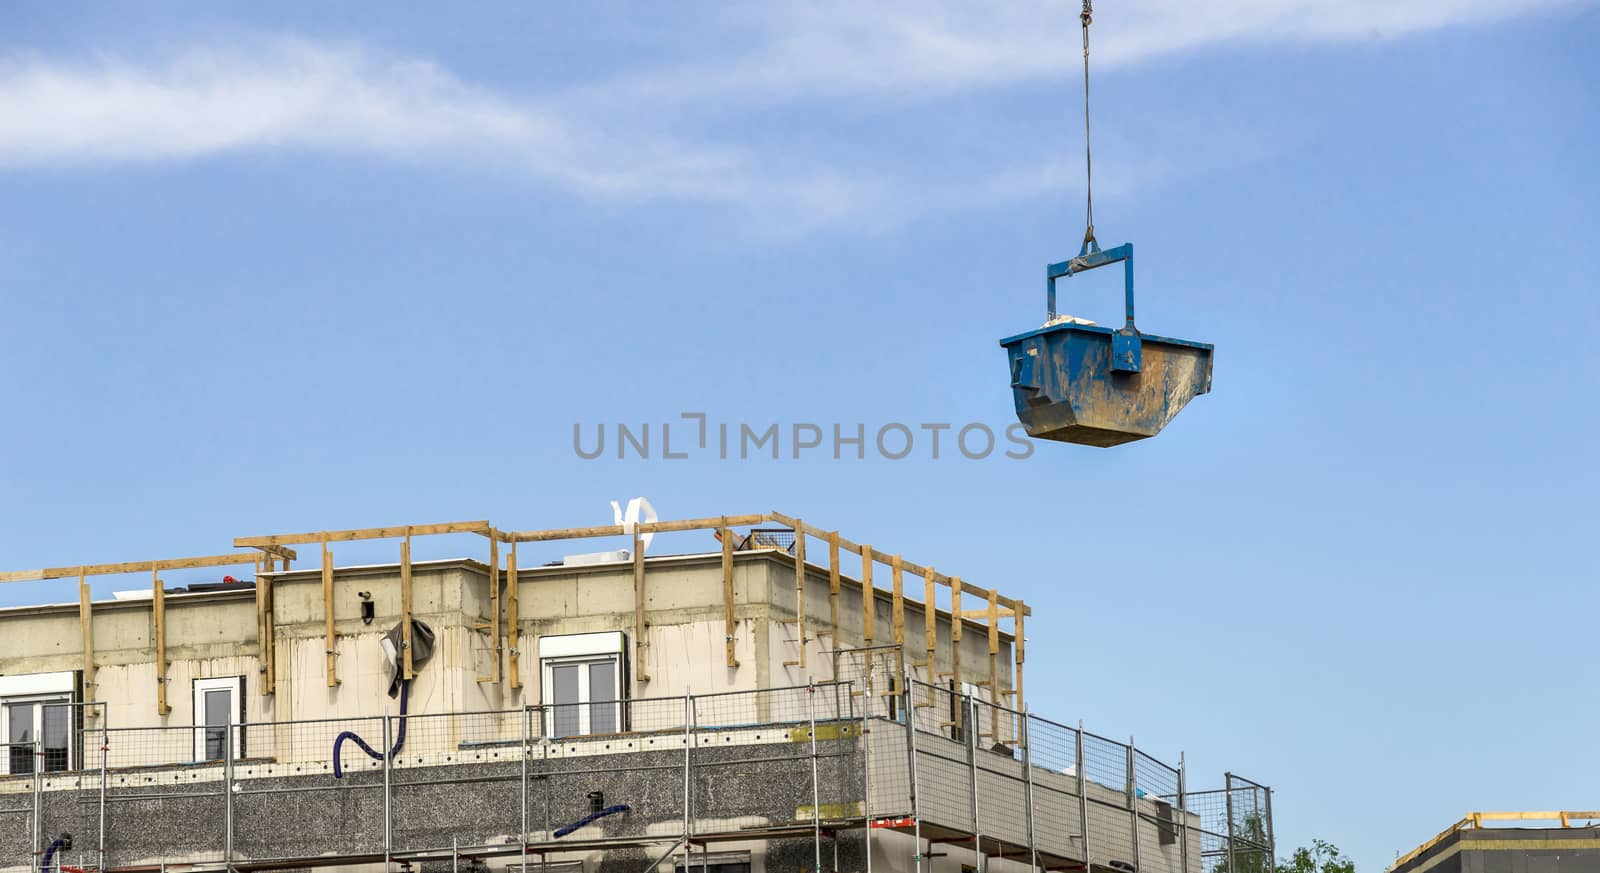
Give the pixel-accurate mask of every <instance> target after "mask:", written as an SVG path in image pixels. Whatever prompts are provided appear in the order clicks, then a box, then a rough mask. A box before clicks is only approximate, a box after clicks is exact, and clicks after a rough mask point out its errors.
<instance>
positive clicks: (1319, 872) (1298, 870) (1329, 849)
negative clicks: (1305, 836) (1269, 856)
mask: <svg viewBox="0 0 1600 873" xmlns="http://www.w3.org/2000/svg"><path fill="white" fill-rule="evenodd" d="M1277 873H1356V862H1354V861H1352V860H1350V859H1349V858H1346V857H1345V856H1344V855H1343V854H1342V853H1340V851H1339V847H1338V846H1335V845H1334V844H1332V843H1330V842H1328V841H1327V840H1312V841H1311V846H1310V847H1309V848H1308V847H1306V846H1301V847H1300V848H1298V849H1295V850H1294V854H1293V855H1290V856H1289V858H1288V859H1287V860H1282V859H1280V860H1279V861H1278V870H1277Z"/></svg>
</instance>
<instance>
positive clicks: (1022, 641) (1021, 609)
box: [1011, 600, 1028, 712]
mask: <svg viewBox="0 0 1600 873" xmlns="http://www.w3.org/2000/svg"><path fill="white" fill-rule="evenodd" d="M1027 612H1028V607H1027V606H1026V605H1025V604H1024V603H1023V602H1022V601H1020V600H1018V601H1017V605H1016V606H1015V607H1013V608H1012V610H1011V613H1012V617H1013V619H1015V621H1014V624H1013V627H1014V628H1015V629H1016V631H1015V636H1016V639H1014V640H1012V641H1011V648H1012V650H1013V651H1012V654H1013V655H1014V656H1015V657H1016V661H1017V675H1016V678H1015V685H1014V687H1013V688H1012V689H1011V690H1012V692H1013V696H1014V697H1015V698H1016V700H1015V701H1014V703H1015V705H1016V710H1017V711H1018V712H1026V711H1027V710H1026V709H1025V708H1024V705H1023V700H1022V661H1023V650H1024V649H1025V648H1026V647H1027V636H1026V635H1025V634H1026V632H1025V631H1024V629H1023V627H1022V617H1023V616H1024V615H1026V614H1027Z"/></svg>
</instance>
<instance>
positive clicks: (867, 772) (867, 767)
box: [833, 656, 877, 873]
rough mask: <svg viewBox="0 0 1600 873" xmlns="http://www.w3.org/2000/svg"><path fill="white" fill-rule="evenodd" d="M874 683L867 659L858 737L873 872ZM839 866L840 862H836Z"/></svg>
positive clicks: (863, 813) (869, 871)
mask: <svg viewBox="0 0 1600 873" xmlns="http://www.w3.org/2000/svg"><path fill="white" fill-rule="evenodd" d="M873 689H874V686H873V684H872V661H871V658H870V656H869V657H868V660H867V696H866V697H865V698H863V699H864V700H865V701H866V702H865V703H864V704H862V706H861V729H860V731H859V732H858V735H857V737H856V740H857V742H859V743H861V817H862V818H863V819H864V820H865V821H866V824H867V827H866V831H865V834H866V835H865V836H864V837H863V838H862V841H863V843H864V844H865V851H866V855H867V873H872V744H871V743H870V742H868V740H869V739H870V737H868V736H867V734H868V732H869V731H870V730H871V728H870V727H868V719H869V718H870V717H871V715H872V704H873V703H874V702H875V701H876V700H877V697H876V696H875V694H876V692H875V691H874V690H873ZM833 866H834V867H838V866H839V865H838V864H834V865H833Z"/></svg>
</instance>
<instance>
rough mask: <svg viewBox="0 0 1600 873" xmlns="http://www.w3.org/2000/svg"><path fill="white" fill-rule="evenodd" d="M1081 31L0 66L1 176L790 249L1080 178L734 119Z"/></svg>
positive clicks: (890, 9)
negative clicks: (110, 181)
mask: <svg viewBox="0 0 1600 873" xmlns="http://www.w3.org/2000/svg"><path fill="white" fill-rule="evenodd" d="M1576 2H1579V0H1454V2H1446V0H1410V2H1406V3H1394V2H1392V0H1387V2H1378V0H1214V2H1210V3H1194V2H1190V0H1143V2H1131V0H1130V2H1127V3H1122V4H1117V5H1115V6H1110V5H1108V4H1102V6H1103V9H1102V11H1101V17H1102V19H1105V18H1107V17H1112V18H1113V19H1114V25H1113V24H1110V23H1106V22H1104V21H1103V20H1102V23H1101V24H1100V25H1099V27H1098V30H1097V32H1096V43H1095V56H1096V58H1097V61H1096V63H1097V64H1098V69H1101V70H1107V71H1109V70H1114V69H1116V68H1117V67H1119V66H1126V65H1130V64H1135V63H1138V62H1140V61H1143V60H1147V59H1150V58H1154V57H1159V56H1161V55H1165V54H1171V53H1174V52H1183V51H1191V50H1196V49H1201V48H1204V47H1206V46H1210V45H1216V44H1220V43H1229V42H1234V43H1241V42H1258V43H1281V42H1283V41H1306V42H1326V41H1339V40H1352V39H1370V38H1373V37H1389V38H1393V37H1399V36H1404V35H1406V34H1411V33H1416V32H1420V31H1427V30H1434V29H1438V28H1443V27H1451V26H1459V25H1469V24H1482V23H1485V22H1491V21H1495V20H1500V19H1505V18H1509V17H1513V16H1518V15H1525V14H1529V13H1533V12H1538V11H1541V10H1545V9H1550V8H1554V7H1559V6H1567V5H1573V4H1574V3H1576ZM1077 10H1078V4H1077V3H1062V2H1052V3H1045V2H1036V3H1016V4H981V5H973V4H968V3H956V2H945V3H938V2H915V3H911V2H886V3H868V4H864V3H855V2H842V0H835V2H824V3H818V4H759V5H755V6H744V7H735V8H734V11H732V12H730V13H728V17H727V18H726V19H725V20H723V21H720V22H718V23H717V29H718V30H719V32H720V33H722V34H723V35H724V36H726V34H729V33H732V34H736V35H737V36H738V38H737V39H736V40H733V41H732V44H736V45H744V46H748V48H747V49H746V50H744V51H742V52H738V53H733V54H722V55H718V56H715V57H714V58H713V59H712V60H686V61H684V62H682V63H680V64H678V65H676V66H669V67H667V68H664V69H657V70H651V71H648V72H647V73H645V74H639V73H634V74H631V75H618V76H613V77H605V76H601V77H599V78H597V79H596V80H595V81H593V82H590V83H586V84H583V85H580V86H578V87H576V88H568V89H565V90H563V91H561V92H559V93H546V94H536V95H513V94H507V93H503V92H497V91H494V90H491V89H489V88H485V87H481V86H477V85H474V84H472V83H470V82H467V81H463V80H462V79H461V78H460V77H458V76H456V75H454V74H452V73H451V72H450V71H448V70H445V69H443V68H441V67H440V66H438V65H436V64H434V63H430V62H427V61H425V60H417V59H411V58H401V57H393V56H390V55H386V54H383V53H381V52H377V51H373V50H370V49H366V48H363V47H360V46H354V45H338V44H328V43H321V42H315V41H308V40H284V39H273V40H265V41H261V42H259V43H257V44H254V45H249V46H237V45H235V46H233V47H231V48H228V49H225V50H224V49H201V50H194V51H190V52H186V53H182V54H180V55H179V56H177V57H174V58H170V59H167V60H165V61H159V62H153V63H152V62H149V61H143V62H137V63H136V62H132V61H128V60H100V61H93V62H75V63H62V62H58V61H56V60H53V59H48V58H32V59H11V60H8V61H3V62H0V118H4V119H6V122H5V124H3V125H0V167H6V166H9V167H12V168H23V167H31V166H40V165H49V166H58V167H60V166H66V167H72V166H82V165H102V164H115V163H129V162H174V161H184V160H192V159H198V158H207V157H212V156H220V155H227V154H232V153H240V152H252V151H265V150H285V149H298V150H304V151H309V152H319V153H333V154H345V155H353V156H374V157H379V158H384V159H390V160H398V161H419V162H429V163H435V164H446V165H450V166H457V167H475V168H488V169H492V170H496V171H501V172H507V171H509V172H512V173H515V174H517V175H519V176H522V177H525V178H527V179H530V180H532V181H534V182H535V183H543V184H549V185H552V186H554V187H558V188H561V189H564V190H567V191H570V192H572V193H575V194H577V195H579V196H581V197H585V198H598V199H612V200H615V199H621V200H627V201H637V200H649V199H660V198H671V199H687V200H696V201H703V202H715V203H722V204H727V205H731V206H734V207H737V208H738V209H740V210H743V211H746V212H748V213H749V214H752V215H761V216H765V217H766V219H767V220H769V221H773V222H775V223H777V224H781V225H783V226H786V227H790V228H791V229H793V228H802V229H803V228H808V227H814V226H817V225H830V224H846V225H850V226H853V227H860V226H870V225H874V224H885V223H889V224H892V223H894V222H895V221H898V220H899V219H900V218H901V217H902V216H904V215H907V214H910V213H911V212H913V211H916V210H920V209H946V208H954V207H955V205H956V204H958V203H972V202H978V203H985V202H996V201H1004V200H1007V199H1014V198H1017V197H1024V196H1030V195H1036V194H1037V193H1039V192H1040V191H1043V190H1051V189H1052V188H1059V187H1062V186H1070V185H1072V184H1074V181H1073V178H1074V177H1073V175H1072V174H1069V173H1064V172H1059V168H1056V167H1054V165H1053V164H1052V158H1051V157H1050V156H1047V155H1046V154H1045V153H1043V152H1041V153H1040V154H1039V155H1037V156H1035V157H1033V158H1029V157H1027V156H1026V155H1025V156H1023V157H1022V159H1021V160H1022V162H1023V166H1021V167H1019V165H1018V163H1017V161H1018V158H1017V156H1015V155H1014V154H1010V153H1007V155H1006V158H1005V160H1004V161H1001V160H998V159H997V160H996V162H995V163H994V165H992V166H982V165H979V166H972V167H970V168H967V170H966V175H965V176H963V177H961V178H949V177H948V176H941V177H940V178H939V180H938V181H939V187H940V189H941V193H939V194H937V195H934V194H930V193H928V192H929V191H930V185H929V184H928V183H929V181H930V180H929V179H926V178H918V177H917V176H916V175H915V171H906V170H897V171H888V172H886V171H885V170H884V169H883V168H884V166H885V165H888V164H890V163H892V162H890V161H889V160H888V158H889V157H890V156H886V155H883V154H877V153H874V152H873V151H872V149H871V147H870V146H869V145H867V144H862V147H861V149H860V150H859V151H858V152H857V155H858V157H852V158H846V159H841V158H839V157H837V156H835V157H832V158H830V159H823V158H822V157H821V156H820V154H821V151H820V150H818V151H817V152H815V153H813V152H811V151H808V150H807V149H806V148H805V146H804V145H803V144H802V141H800V140H796V139H789V140H785V141H784V142H783V143H782V144H781V145H773V144H772V143H771V142H770V141H748V140H741V139H740V137H739V136H738V134H737V133H729V131H737V130H739V125H738V124H737V120H738V118H739V115H740V113H743V112H748V111H750V110H752V109H756V108H761V107H765V106H771V105H782V104H792V103H795V102H806V101H810V102H815V103H818V104H823V103H826V102H829V101H837V100H852V101H876V102H878V103H882V104H884V105H892V106H898V105H903V104H905V103H907V102H911V101H917V100H927V99H937V98H939V97H941V96H944V95H949V94H952V93H958V92H971V91H981V90H983V89H993V88H999V87H1005V86H1010V85H1015V84H1017V83H1023V82H1029V81H1036V80H1049V79H1052V78H1063V79H1064V78H1067V77H1073V76H1076V75H1077V72H1076V71H1077V70H1078V69H1079V65H1080V64H1081V55H1080V53H1079V45H1078V22H1077ZM718 42H719V44H728V41H727V40H725V39H719V40H718ZM700 57H706V55H705V53H700ZM641 107H649V108H648V109H642V108H641ZM834 154H835V155H837V152H835V153H834ZM1154 164H1155V162H1152V161H1150V160H1144V159H1140V158H1139V157H1138V156H1134V157H1133V158H1132V159H1131V160H1130V162H1129V164H1128V166H1129V167H1130V168H1132V167H1140V168H1141V169H1142V172H1146V173H1147V172H1148V171H1149V170H1150V167H1152V166H1153V165H1154ZM1030 167H1037V172H1033V171H1031V170H1030ZM1113 169H1114V168H1113ZM1019 180H1022V181H1019Z"/></svg>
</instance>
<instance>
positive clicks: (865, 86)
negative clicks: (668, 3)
mask: <svg viewBox="0 0 1600 873" xmlns="http://www.w3.org/2000/svg"><path fill="white" fill-rule="evenodd" d="M1593 2H1594V0H1402V2H1396V0H1210V2H1206V0H1121V2H1104V0H1103V2H1102V3H1101V4H1100V7H1099V8H1098V9H1097V10H1096V13H1095V18H1094V24H1093V25H1092V28H1091V30H1092V33H1091V42H1092V46H1091V48H1092V64H1093V68H1094V70H1096V71H1109V70H1115V69H1117V68H1119V67H1123V66H1126V65H1130V64H1135V63H1138V62H1141V61H1146V60H1149V59H1152V58H1156V57H1160V56H1163V55H1169V54H1175V53H1179V52H1184V51H1191V50H1196V49H1203V48H1206V47H1209V46H1214V45H1219V44H1225V43H1255V44H1283V43H1286V42H1292V43H1297V44H1301V43H1305V44H1309V43H1330V42H1346V41H1351V40H1368V39H1392V38H1397V37H1404V36H1409V35H1413V34H1416V33H1421V32H1426V31H1432V30H1439V29H1443V28H1449V27H1460V26H1467V25H1479V24H1485V23H1491V22H1496V21H1502V20H1507V19H1512V18H1517V17H1521V16H1525V15H1529V14H1534V13H1539V12H1543V11H1547V10H1554V9H1559V8H1562V7H1572V6H1587V5H1593ZM1081 8H1082V6H1081V2H1060V0H1048V2H1046V0H1033V2H1023V0H1018V2H1009V3H971V2H963V0H879V2H874V3H861V2H857V0H823V2H816V3H807V4H783V3H774V4H759V5H754V6H751V7H746V10H747V11H745V12H744V13H742V14H741V15H740V17H739V19H738V20H737V21H736V22H735V23H734V25H733V27H734V32H735V33H736V34H737V36H736V37H734V38H733V39H732V40H731V41H735V42H738V43H742V44H748V45H751V46H752V49H751V51H749V52H748V53H747V54H745V55H743V56H741V57H737V58H733V59H719V60H718V61H716V62H713V63H709V64H700V65H687V66H685V67H683V68H680V69H677V70H670V71H652V72H651V73H650V74H649V75H648V76H636V77H629V78H625V79H620V80H618V81H614V82H608V83H605V85H604V86H603V87H604V88H605V89H607V91H608V92H610V93H611V94H612V95H613V96H615V95H616V94H618V93H631V94H633V95H634V96H636V97H640V98H644V99H647V100H652V101H657V100H666V101H682V102H690V103H695V102H704V101H708V100H710V99H712V98H716V99H718V100H726V99H729V98H738V99H741V100H743V101H750V102H767V101H788V100H796V99H813V98H819V97H820V98H840V97H876V96H882V95H894V96H895V97H896V98H897V99H901V100H904V99H909V98H914V97H916V96H919V95H923V96H937V95H942V94H949V93H954V92H961V91H973V90H979V89H983V88H991V87H996V86H1001V85H1008V84H1013V83H1017V82H1025V81H1030V80H1039V79H1051V78H1062V77H1071V78H1074V79H1076V78H1077V77H1078V76H1079V75H1081V70H1082V69H1083V54H1082V41H1081V40H1082V31H1081V29H1080V25H1079V20H1078V13H1079V11H1080V10H1081ZM580 93H585V92H580Z"/></svg>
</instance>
